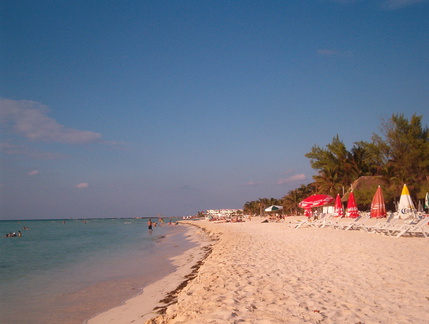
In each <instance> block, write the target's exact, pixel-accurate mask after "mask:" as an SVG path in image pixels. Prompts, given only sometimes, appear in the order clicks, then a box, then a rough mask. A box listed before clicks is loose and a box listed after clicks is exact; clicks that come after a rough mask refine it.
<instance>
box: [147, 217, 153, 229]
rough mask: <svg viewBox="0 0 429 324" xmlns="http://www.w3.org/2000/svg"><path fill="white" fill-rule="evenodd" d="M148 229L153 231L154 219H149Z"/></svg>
mask: <svg viewBox="0 0 429 324" xmlns="http://www.w3.org/2000/svg"><path fill="white" fill-rule="evenodd" d="M147 229H148V230H149V231H152V219H150V218H149V221H148V222H147Z"/></svg>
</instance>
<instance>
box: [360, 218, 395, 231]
mask: <svg viewBox="0 0 429 324" xmlns="http://www.w3.org/2000/svg"><path fill="white" fill-rule="evenodd" d="M398 221H399V218H398V217H396V215H395V213H390V215H389V217H388V218H387V219H386V220H385V221H384V222H378V223H376V224H375V225H372V226H369V225H365V224H362V225H361V226H360V227H359V229H361V230H363V231H365V232H368V233H380V232H386V230H387V229H388V228H391V227H393V226H394V225H396V223H397V222H398Z"/></svg>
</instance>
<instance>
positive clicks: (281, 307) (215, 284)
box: [88, 217, 429, 324]
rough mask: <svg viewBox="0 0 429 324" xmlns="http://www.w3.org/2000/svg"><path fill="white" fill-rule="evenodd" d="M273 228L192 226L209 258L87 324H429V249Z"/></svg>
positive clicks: (362, 236) (185, 262)
mask: <svg viewBox="0 0 429 324" xmlns="http://www.w3.org/2000/svg"><path fill="white" fill-rule="evenodd" d="M264 219H265V218H259V217H258V218H253V219H252V221H247V222H243V223H215V222H209V221H205V220H198V221H195V222H184V224H186V225H194V226H196V227H198V228H200V231H198V230H197V233H198V232H201V235H202V236H200V239H201V237H206V238H207V237H208V238H215V239H216V242H215V243H213V241H212V242H211V244H210V243H208V245H209V246H210V251H205V252H207V253H206V254H205V255H204V249H202V248H201V246H199V247H198V248H195V249H196V250H198V251H199V254H198V256H197V257H196V256H195V255H194V256H191V255H190V254H192V253H195V252H196V251H195V250H194V251H193V252H190V251H187V252H189V253H185V255H182V256H179V257H177V258H178V259H179V260H180V262H179V263H176V265H177V266H178V268H177V271H176V272H175V273H173V274H171V275H169V276H167V277H165V278H163V279H161V280H160V281H158V282H155V283H154V284H152V285H151V286H150V287H147V289H146V290H145V291H143V293H142V294H141V295H140V296H137V297H135V298H133V299H131V300H128V301H127V302H126V303H125V304H124V305H122V306H119V307H116V308H114V309H111V310H109V311H108V312H106V313H104V314H101V315H103V316H102V317H99V318H98V321H93V322H91V321H89V322H88V323H89V324H102V323H103V324H104V323H115V324H116V323H119V324H120V323H124V324H125V323H135V324H136V323H140V324H143V323H145V324H167V323H168V324H178V323H183V324H184V323H186V324H188V323H191V324H206V323H207V324H208V323H239V322H242V323H258V324H259V323H260V324H262V323H270V324H271V323H279V324H280V323H302V322H309V323H353V324H355V323H375V322H377V323H393V322H394V323H429V320H427V308H428V306H429V270H427V269H428V268H429V258H427V255H428V254H429V245H428V244H427V243H428V241H426V239H424V238H409V237H403V238H399V239H395V238H392V237H388V236H384V235H377V234H369V233H366V232H363V231H343V230H335V229H331V228H300V229H297V230H295V229H291V228H290V227H289V226H288V225H289V223H291V222H294V221H295V220H301V219H306V218H302V217H288V218H286V221H285V222H280V223H275V222H268V223H262V221H263V220H264ZM371 221H373V222H377V221H379V220H377V219H374V220H371ZM189 223H191V224H189ZM203 233H204V234H203ZM175 261H178V260H175ZM191 261H192V262H191ZM161 288H162V289H161ZM162 294H163V295H162ZM160 295H162V297H161V298H159V296H160ZM162 298H163V299H162ZM150 307H152V309H150V310H149V308H150ZM143 309H145V310H147V311H146V312H143ZM101 315H100V316H101Z"/></svg>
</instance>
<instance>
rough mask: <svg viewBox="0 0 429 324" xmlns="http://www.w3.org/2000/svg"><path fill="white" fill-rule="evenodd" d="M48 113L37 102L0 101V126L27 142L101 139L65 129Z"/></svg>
mask: <svg viewBox="0 0 429 324" xmlns="http://www.w3.org/2000/svg"><path fill="white" fill-rule="evenodd" d="M48 113H49V109H48V108H47V107H46V106H45V105H43V104H40V103H38V102H34V101H29V100H11V99H3V98H2V99H0V121H1V122H2V124H3V125H5V126H6V127H10V128H11V129H12V130H13V131H14V132H15V133H17V134H20V135H21V136H23V137H25V138H27V139H29V140H33V141H44V142H57V143H71V144H82V143H90V142H96V141H100V140H101V138H102V135H101V134H100V133H96V132H91V131H85V130H79V129H74V128H69V127H66V126H64V125H62V124H60V123H58V122H57V121H56V120H54V119H53V118H51V117H49V116H48Z"/></svg>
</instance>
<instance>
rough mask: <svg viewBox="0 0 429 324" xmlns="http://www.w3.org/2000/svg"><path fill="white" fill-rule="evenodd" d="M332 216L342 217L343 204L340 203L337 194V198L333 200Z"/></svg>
mask: <svg viewBox="0 0 429 324" xmlns="http://www.w3.org/2000/svg"><path fill="white" fill-rule="evenodd" d="M334 215H335V217H343V216H344V210H343V204H342V202H341V198H340V194H337V198H336V199H335V205H334Z"/></svg>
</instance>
